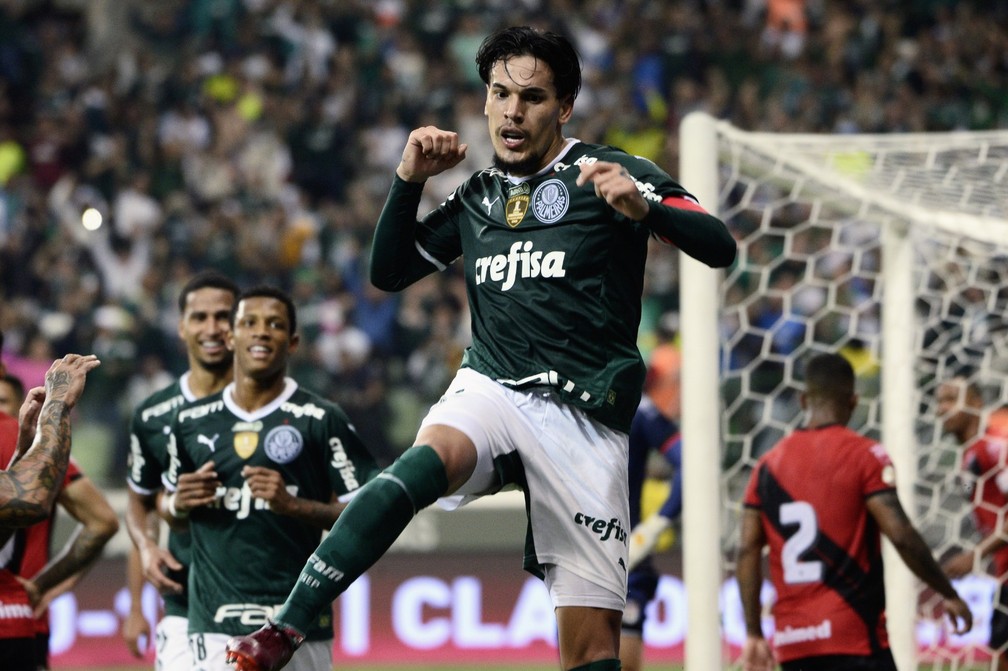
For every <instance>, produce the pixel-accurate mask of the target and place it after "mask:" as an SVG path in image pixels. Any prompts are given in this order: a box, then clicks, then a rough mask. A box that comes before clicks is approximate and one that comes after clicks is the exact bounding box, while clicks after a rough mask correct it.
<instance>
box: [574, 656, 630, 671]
mask: <svg viewBox="0 0 1008 671" xmlns="http://www.w3.org/2000/svg"><path fill="white" fill-rule="evenodd" d="M621 668H622V667H621V666H620V661H619V660H618V659H600V660H599V661H597V662H591V663H590V664H582V665H581V666H576V667H574V668H573V669H571V670H570V671H620V669H621Z"/></svg>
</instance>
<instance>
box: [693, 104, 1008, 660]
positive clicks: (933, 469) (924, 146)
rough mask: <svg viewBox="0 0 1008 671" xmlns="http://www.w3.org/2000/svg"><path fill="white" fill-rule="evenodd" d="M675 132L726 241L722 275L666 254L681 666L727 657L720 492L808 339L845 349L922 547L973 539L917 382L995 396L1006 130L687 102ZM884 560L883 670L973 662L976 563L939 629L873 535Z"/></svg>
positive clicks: (1003, 300) (731, 638) (991, 400)
mask: <svg viewBox="0 0 1008 671" xmlns="http://www.w3.org/2000/svg"><path fill="white" fill-rule="evenodd" d="M680 144H681V169H680V180H681V181H682V183H683V184H684V185H685V186H686V187H687V188H688V189H690V190H691V191H693V192H694V193H695V194H696V195H697V196H698V197H699V198H700V200H701V202H702V203H704V204H705V205H706V206H707V207H709V208H711V209H715V210H716V211H717V212H718V214H719V215H720V216H721V217H722V219H723V220H724V221H725V222H726V223H727V224H728V226H729V227H730V229H731V231H732V232H733V234H734V235H735V237H736V239H737V240H738V243H739V254H738V259H737V261H736V263H735V264H734V266H733V267H731V268H730V269H728V270H727V271H726V272H724V273H719V272H715V271H711V270H710V269H708V268H705V267H703V266H701V265H700V264H698V263H696V262H695V261H692V260H691V259H688V258H686V257H685V256H683V255H680V257H681V258H680V267H681V272H680V275H681V287H682V289H681V293H682V298H681V303H682V307H681V310H682V319H681V326H682V338H683V349H684V356H683V361H684V368H683V388H684V394H683V406H684V408H683V410H684V416H683V445H684V450H685V452H684V464H683V478H684V488H685V497H684V500H685V509H684V518H683V552H684V577H685V582H686V589H687V593H688V595H689V603H688V609H689V618H690V619H689V622H690V632H689V638H688V639H687V642H686V667H687V669H704V668H730V667H732V666H737V663H738V662H737V646H738V645H740V644H741V642H742V641H743V640H744V629H743V628H742V627H741V623H742V620H741V605H740V603H739V602H738V593H737V589H735V588H734V583H733V579H732V571H733V560H734V555H735V549H736V547H737V543H738V521H739V517H740V513H741V506H740V499H741V496H742V492H743V489H744V487H745V484H746V482H747V480H748V476H749V473H750V472H751V470H752V467H753V465H754V464H755V461H756V459H757V458H758V457H759V456H760V455H761V454H763V453H764V452H765V451H766V450H768V449H769V448H770V447H771V446H772V445H773V444H774V443H775V442H776V441H777V440H779V439H780V438H781V437H782V436H783V435H784V434H785V433H787V432H789V431H790V430H792V429H794V428H796V427H797V426H799V424H800V422H801V420H802V413H801V410H800V408H799V405H798V393H799V391H800V388H801V382H800V381H801V379H802V364H803V363H804V361H806V360H807V359H808V358H809V356H811V355H812V354H814V353H817V352H825V351H831V352H837V351H838V352H840V353H842V354H844V355H845V356H846V357H847V358H848V359H849V360H850V361H851V362H852V364H853V365H854V368H855V371H856V372H857V374H858V393H859V395H860V402H859V405H858V408H857V411H856V413H855V416H854V419H853V420H852V423H851V426H852V428H854V429H856V430H858V431H861V432H863V433H865V434H867V435H869V436H872V437H875V438H878V439H879V440H880V441H881V442H882V443H883V444H884V445H885V447H886V448H887V450H888V451H889V453H890V455H891V456H892V458H893V460H894V462H895V464H896V470H897V483H898V484H897V487H898V491H899V495H900V499H901V500H902V502H903V505H904V508H906V510H907V512H908V514H909V515H910V516H911V518H912V519H913V521H914V523H915V525H916V526H917V528H918V529H920V530H921V532H922V534H923V535H924V537H925V539H926V540H927V541H928V543H929V545H930V546H931V548H932V550H933V551H934V553H935V555H936V556H938V557H939V558H942V557H944V556H947V555H948V554H950V553H952V552H954V551H956V550H957V549H960V548H965V549H972V548H973V547H974V546H975V545H976V543H977V541H978V540H979V539H980V537H979V535H978V533H977V531H976V529H975V528H974V526H973V520H972V504H971V501H970V500H969V499H968V496H967V495H965V494H964V490H963V487H962V479H961V477H960V467H959V464H960V459H961V451H962V450H961V448H960V447H959V446H958V445H957V444H955V442H953V441H950V439H949V438H948V437H947V436H943V435H942V431H941V418H940V417H939V416H938V413H937V410H936V404H935V391H936V388H937V385H938V384H939V383H940V382H941V381H943V380H947V379H950V378H952V377H953V376H965V377H966V378H968V379H969V380H970V381H971V382H974V383H976V384H977V385H979V386H980V388H981V389H982V390H983V391H984V394H985V400H986V404H985V410H984V412H983V413H982V415H984V416H983V417H982V418H981V419H982V420H985V419H986V414H987V413H989V411H990V410H991V409H993V408H995V407H997V406H999V405H1001V404H1003V403H1005V402H1006V401H1008V131H1006V132H987V133H966V132H963V133H947V134H914V135H899V134H895V135H778V134H763V133H749V132H743V131H740V130H738V129H736V128H733V127H732V126H730V125H728V124H727V123H724V122H718V121H715V120H713V119H712V118H710V117H707V116H705V115H702V114H693V115H690V116H689V117H687V118H686V119H685V120H684V123H683V124H682V127H681V129H680ZM715 370H716V371H719V373H718V374H715ZM711 455H720V458H719V459H718V458H714V457H712V456H711ZM824 486H828V483H824ZM712 511H714V512H712ZM715 517H716V520H715ZM715 521H716V522H717V524H718V528H719V529H720V535H719V537H717V538H714V534H712V533H711V532H710V530H711V529H713V528H714V524H715ZM884 560H885V563H886V591H887V603H888V609H887V611H888V617H889V632H890V640H891V643H892V646H893V651H894V654H895V655H896V658H897V663H898V664H899V666H900V668H914V667H913V661H912V660H913V659H918V660H920V661H922V662H924V661H926V662H927V663H929V664H932V665H933V667H932V668H934V669H961V668H987V665H988V664H990V661H989V660H990V656H991V652H992V651H991V650H990V648H989V646H988V634H989V622H990V616H991V612H992V609H993V607H994V606H993V604H994V593H995V590H996V589H997V587H998V585H997V582H996V580H995V579H994V578H993V577H992V576H990V575H988V574H987V573H986V571H985V570H984V569H985V566H984V564H983V563H982V562H980V563H978V564H977V569H976V572H975V573H974V574H973V575H971V576H968V577H967V578H964V579H962V580H961V581H957V583H956V584H957V587H958V588H959V589H960V591H961V593H962V594H963V595H964V596H965V597H966V598H967V600H968V601H969V603H970V605H971V607H972V610H973V613H974V616H975V624H974V630H973V632H971V633H970V634H968V635H965V636H955V635H952V634H951V633H950V632H949V629H948V627H947V626H946V623H945V622H944V621H943V619H942V617H941V616H940V614H938V613H936V612H935V610H936V605H937V603H938V601H939V600H938V598H937V597H936V596H935V595H933V594H928V593H926V592H925V590H924V589H923V586H922V585H921V584H920V583H919V582H918V581H917V580H916V579H915V578H914V577H913V576H912V575H911V574H910V573H909V571H908V570H907V569H906V568H905V567H904V565H903V564H902V562H901V561H900V560H899V558H898V556H897V555H896V554H895V552H893V551H892V550H891V548H887V552H886V555H885V558H884ZM765 591H766V592H767V598H768V599H772V593H771V592H772V590H765ZM715 595H718V596H719V597H720V600H721V601H720V604H721V607H720V614H717V613H715V614H713V615H711V613H710V612H709V611H711V610H712V609H710V607H709V604H710V603H712V602H713V599H714V598H716V597H715ZM765 612H766V614H767V620H766V622H765V625H766V626H765V630H766V632H767V633H768V634H769V632H772V630H773V629H772V620H770V619H769V608H767V609H766V611H765Z"/></svg>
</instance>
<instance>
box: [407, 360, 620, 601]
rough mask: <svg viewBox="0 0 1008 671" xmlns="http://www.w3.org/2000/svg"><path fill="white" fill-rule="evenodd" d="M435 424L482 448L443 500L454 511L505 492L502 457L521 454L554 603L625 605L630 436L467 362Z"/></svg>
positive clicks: (435, 410)
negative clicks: (497, 464) (498, 464)
mask: <svg viewBox="0 0 1008 671" xmlns="http://www.w3.org/2000/svg"><path fill="white" fill-rule="evenodd" d="M432 424H443V425H447V426H451V427H453V428H455V429H458V430H459V431H461V432H463V433H464V434H466V435H467V436H468V437H469V439H470V440H472V442H473V443H474V444H475V445H476V450H477V463H476V468H475V470H474V471H473V474H472V476H471V477H470V478H469V480H468V481H467V482H466V483H465V484H464V485H462V487H460V488H459V490H458V491H457V492H455V494H453V495H452V496H449V497H444V498H442V499H441V500H440V501H439V505H441V506H442V507H443V508H446V509H449V510H451V509H454V508H457V507H458V506H460V505H464V504H465V503H468V502H469V501H471V500H473V499H475V498H477V497H479V496H483V495H487V494H492V493H494V492H495V491H498V489H499V486H500V484H501V483H499V482H498V479H497V474H496V472H495V470H494V460H495V459H502V458H506V457H508V456H509V455H513V454H515V453H517V455H518V456H519V457H520V459H521V463H522V465H523V467H524V472H525V477H526V480H527V482H528V490H527V491H526V493H525V495H526V498H527V499H528V500H529V516H530V521H529V528H530V531H531V534H532V541H533V547H532V552H533V555H534V556H533V558H534V559H535V561H536V562H538V563H539V564H540V565H541V566H542V567H543V569H544V570H545V581H546V586H547V587H548V588H549V590H550V595H551V596H552V598H553V604H554V606H557V607H560V606H592V607H597V608H610V609H613V610H622V609H623V606H624V604H625V603H626V589H627V586H626V579H627V571H626V561H627V536H628V532H629V517H630V511H629V494H628V492H627V452H628V445H627V435H626V434H625V433H621V432H619V431H615V430H613V429H611V428H609V427H607V426H605V425H603V424H600V423H599V422H596V421H595V420H593V419H592V418H591V417H589V416H588V415H587V414H585V413H584V412H583V411H582V410H581V409H579V408H576V407H574V406H572V405H569V404H566V403H563V402H561V401H560V400H559V398H558V396H557V394H556V393H555V392H553V391H552V390H549V389H545V388H535V389H530V390H521V391H518V390H514V389H510V388H508V387H505V386H503V385H501V384H499V383H498V382H496V381H494V380H491V379H490V378H488V377H486V376H485V375H482V374H480V373H477V372H476V371H473V370H471V369H468V368H463V369H460V370H459V371H458V373H457V374H456V376H455V379H454V380H453V381H452V383H451V385H450V386H449V387H448V390H447V391H446V392H445V394H444V396H443V397H442V398H441V400H440V401H438V403H437V404H436V405H434V407H432V408H431V409H430V411H429V413H428V414H427V416H426V417H425V418H424V420H423V422H422V423H421V426H426V425H432ZM504 484H508V483H504ZM527 559H528V557H527Z"/></svg>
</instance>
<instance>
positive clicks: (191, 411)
mask: <svg viewBox="0 0 1008 671" xmlns="http://www.w3.org/2000/svg"><path fill="white" fill-rule="evenodd" d="M227 340H228V347H229V349H231V350H232V351H233V353H234V366H233V372H234V381H233V382H231V383H230V384H229V385H228V386H226V387H225V388H224V389H223V390H222V391H221V392H218V393H216V394H213V395H211V396H207V397H206V398H203V399H200V400H198V401H195V402H192V403H188V404H186V405H184V406H182V407H181V408H179V410H178V412H177V414H176V415H175V419H174V420H173V422H172V433H171V436H170V438H169V441H168V452H169V455H170V456H171V463H170V465H169V468H168V470H167V472H166V473H165V485H166V487H167V488H168V489H169V490H173V493H172V494H169V496H168V504H167V506H166V507H167V508H168V510H169V511H170V512H171V516H172V517H173V518H175V519H186V518H188V524H189V533H190V537H191V540H192V564H191V565H190V571H189V584H188V588H189V590H188V591H189V649H190V653H191V654H192V667H191V668H192V669H193V671H223V670H225V669H226V668H227V666H226V664H225V660H224V646H225V644H226V642H227V640H228V638H229V637H230V636H234V635H238V634H246V633H250V632H252V631H254V630H255V629H256V628H258V627H259V626H260V625H261V624H263V623H265V622H266V621H267V618H269V617H271V616H272V615H273V614H274V613H275V612H276V610H277V609H279V607H280V604H282V603H283V600H284V598H285V597H286V596H287V593H288V592H289V591H290V589H291V588H292V587H293V586H294V583H295V581H296V580H297V579H298V575H299V574H300V572H301V567H302V566H304V563H305V561H306V560H308V559H309V557H311V556H312V551H313V550H314V549H315V548H316V546H317V545H318V543H319V539H320V538H321V536H322V531H323V529H328V528H329V527H330V526H331V525H332V524H333V522H334V521H335V520H336V518H337V517H338V516H339V514H340V512H341V511H342V510H343V508H344V507H345V502H346V501H347V500H348V499H349V498H350V496H351V495H352V494H353V493H354V492H355V491H356V490H357V489H358V488H359V487H360V485H362V484H363V483H364V482H365V481H366V480H367V479H368V478H369V477H371V476H372V475H373V474H374V473H375V472H376V471H377V466H376V465H375V462H374V459H373V458H372V457H371V455H370V454H369V453H368V451H367V450H366V449H365V447H364V445H363V443H362V442H361V440H360V438H358V436H357V433H356V432H355V430H354V428H353V427H352V426H351V425H350V423H349V421H348V419H347V417H346V415H345V414H344V413H343V411H342V410H341V409H340V408H339V407H338V406H337V405H336V404H335V403H332V402H330V401H328V400H326V399H324V398H322V397H321V396H319V395H317V394H314V393H312V392H310V391H308V390H306V389H303V388H301V387H300V386H299V385H298V384H297V382H295V381H294V380H293V379H291V378H289V377H287V364H288V359H289V357H290V354H291V352H293V351H294V350H295V348H297V346H298V344H299V335H298V333H297V317H296V313H295V308H294V304H293V303H292V302H291V299H290V297H289V296H288V295H287V294H286V293H285V292H283V291H281V290H279V289H276V288H274V287H269V286H261V287H256V288H252V289H249V290H247V291H245V292H243V293H242V294H241V295H240V296H239V297H238V299H237V303H236V304H235V307H234V310H233V311H232V316H231V331H230V333H229V334H228V336H227ZM184 473H189V474H190V475H192V476H193V477H192V478H190V479H188V480H183V477H182V474H184ZM302 631H303V633H304V634H305V638H306V639H307V642H306V643H305V644H304V645H303V646H302V647H301V648H300V649H299V650H298V653H297V654H296V655H295V656H294V659H293V661H292V667H293V668H295V669H299V670H301V671H311V670H315V669H322V668H325V669H329V668H331V667H332V638H333V628H332V613H331V611H327V612H325V613H321V612H320V613H316V614H315V617H314V618H312V621H311V622H310V623H308V625H307V626H306V627H305V628H304V629H303V630H302Z"/></svg>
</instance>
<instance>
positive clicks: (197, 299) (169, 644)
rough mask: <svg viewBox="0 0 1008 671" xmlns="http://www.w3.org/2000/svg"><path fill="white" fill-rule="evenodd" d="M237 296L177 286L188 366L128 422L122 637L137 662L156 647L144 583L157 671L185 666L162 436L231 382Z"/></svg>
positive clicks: (178, 547) (211, 276)
mask: <svg viewBox="0 0 1008 671" xmlns="http://www.w3.org/2000/svg"><path fill="white" fill-rule="evenodd" d="M238 292H239V289H238V285H236V284H235V283H234V282H233V281H231V280H230V279H229V278H228V277H226V276H224V275H222V274H220V273H218V272H215V271H204V272H201V273H197V274H196V275H194V276H193V277H191V278H190V279H189V280H188V281H187V282H186V283H185V285H183V287H182V289H181V290H180V291H179V295H178V308H179V315H180V317H179V323H178V336H179V338H180V339H181V340H182V343H183V344H184V345H185V349H186V358H187V360H188V362H189V368H188V370H187V371H186V372H185V373H183V374H182V376H181V377H180V378H179V379H178V380H177V381H176V382H175V383H174V384H172V385H170V386H168V387H166V388H164V389H161V390H160V391H156V392H154V393H153V394H151V395H150V396H148V397H147V398H146V399H144V401H143V402H141V403H140V405H138V406H137V407H136V409H135V410H134V412H133V418H132V421H131V424H130V457H129V466H128V469H127V477H126V482H127V484H128V485H129V488H128V489H127V492H128V498H127V505H126V527H127V529H128V530H129V535H130V539H131V540H132V541H133V545H134V547H133V550H132V552H131V553H130V556H129V561H128V563H127V576H126V577H127V585H128V587H129V593H130V599H131V600H130V609H129V613H128V615H127V616H126V619H125V620H124V621H123V628H122V635H123V638H124V639H125V641H126V645H127V646H128V647H129V649H130V651H131V652H132V653H133V654H134V655H136V656H138V657H139V656H141V655H143V653H144V651H145V649H146V647H147V646H149V645H150V644H152V643H154V641H153V640H152V639H151V632H150V625H149V624H148V623H147V618H146V616H145V615H144V613H143V610H142V608H141V593H142V589H143V583H144V578H145V577H146V579H147V580H149V581H150V583H151V584H152V585H153V586H154V587H155V588H156V589H157V590H158V591H159V592H160V593H161V594H162V597H163V599H164V616H163V617H162V618H161V619H160V620H159V621H158V623H157V628H156V636H155V640H156V642H157V645H156V648H155V653H154V654H155V664H156V667H157V668H158V669H172V668H186V669H188V668H189V634H188V620H187V614H186V613H187V610H188V605H187V597H186V593H185V584H186V571H187V566H188V564H189V534H188V531H186V530H185V529H172V530H170V531H169V534H168V544H167V548H162V547H160V544H159V539H160V519H161V518H160V517H159V516H158V512H157V502H158V496H159V495H160V494H161V491H162V482H161V476H162V474H163V473H164V471H165V470H166V469H167V468H168V451H167V450H168V448H167V443H168V435H167V431H168V428H169V427H170V426H171V421H172V419H173V418H174V417H175V412H176V411H177V410H178V408H179V407H180V406H181V405H182V404H184V403H186V402H188V401H194V400H196V399H199V398H203V397H204V396H209V395H210V394H213V393H215V392H218V391H220V390H221V389H223V388H224V386H225V385H226V384H227V383H228V382H230V381H231V360H232V355H231V350H229V349H228V348H227V341H226V336H227V334H228V332H229V331H230V330H231V324H230V319H231V308H232V307H234V303H235V299H236V298H237V297H238ZM186 477H193V476H186Z"/></svg>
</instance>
